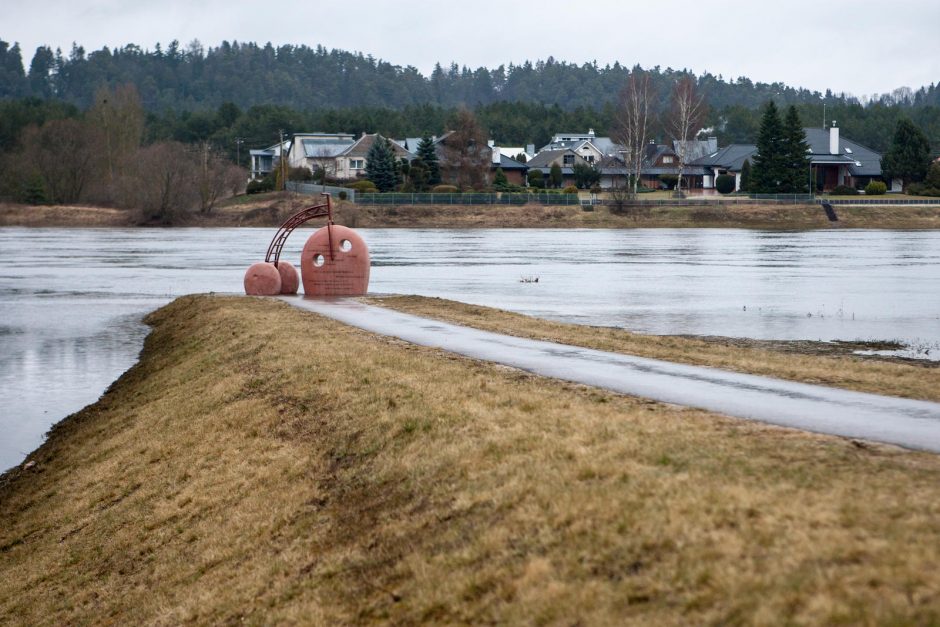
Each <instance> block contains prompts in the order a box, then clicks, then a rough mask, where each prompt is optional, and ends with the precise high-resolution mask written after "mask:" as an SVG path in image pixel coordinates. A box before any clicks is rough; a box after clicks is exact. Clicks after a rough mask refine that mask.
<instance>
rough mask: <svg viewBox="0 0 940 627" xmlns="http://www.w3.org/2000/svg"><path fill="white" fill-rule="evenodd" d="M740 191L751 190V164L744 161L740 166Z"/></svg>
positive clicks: (746, 160)
mask: <svg viewBox="0 0 940 627" xmlns="http://www.w3.org/2000/svg"><path fill="white" fill-rule="evenodd" d="M741 189H742V190H743V191H749V190H750V189H751V162H750V160H749V159H745V160H744V163H743V164H741Z"/></svg>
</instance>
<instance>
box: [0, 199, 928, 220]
mask: <svg viewBox="0 0 940 627" xmlns="http://www.w3.org/2000/svg"><path fill="white" fill-rule="evenodd" d="M315 202H318V200H317V199H316V197H312V196H304V195H300V194H285V193H283V192H276V193H269V194H258V195H253V196H238V197H236V198H231V199H228V200H227V201H226V202H224V203H222V204H221V205H220V206H219V207H217V208H215V209H213V211H212V212H211V213H209V214H207V215H202V214H198V213H192V214H188V215H186V216H185V217H184V218H181V219H180V220H179V224H178V226H206V227H213V226H218V227H228V226H278V225H280V224H281V223H282V222H283V221H284V220H286V219H287V218H288V217H290V216H291V215H292V214H293V213H294V212H296V211H299V210H300V209H302V208H303V207H305V206H308V205H310V204H313V203H315ZM334 207H335V215H336V221H337V222H338V223H340V224H345V225H347V226H351V227H353V228H357V227H358V228H386V227H388V228H454V229H461V228H749V229H824V228H831V227H830V224H829V222H828V220H827V219H826V216H825V214H824V213H823V211H822V209H821V208H820V207H819V206H817V205H755V204H748V203H746V202H740V201H734V202H730V201H729V202H727V203H726V204H722V205H721V206H715V205H704V206H701V207H670V206H663V207H650V208H649V210H648V211H646V210H644V211H643V215H641V216H639V217H636V218H635V217H633V216H632V215H615V214H612V213H611V212H610V211H609V209H608V208H607V207H602V206H598V207H596V208H595V210H594V211H583V210H582V209H581V207H579V206H557V207H553V206H543V205H536V204H531V205H404V206H368V205H354V204H351V203H348V202H343V201H335V202H334ZM836 211H837V212H838V214H839V217H840V222H839V226H841V227H848V228H886V229H937V228H940V205H933V206H924V207H910V206H881V207H878V206H857V207H844V206H838V207H836ZM140 223H141V216H140V213H139V212H137V211H125V210H118V209H105V208H100V207H71V206H69V207H64V206H52V207H33V206H26V205H12V204H6V205H0V226H68V227H82V226H87V227H97V226H135V225H137V224H140Z"/></svg>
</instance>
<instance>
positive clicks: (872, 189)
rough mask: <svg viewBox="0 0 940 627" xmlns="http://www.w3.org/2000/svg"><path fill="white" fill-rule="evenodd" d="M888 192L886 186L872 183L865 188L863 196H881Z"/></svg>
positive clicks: (875, 182) (879, 182) (880, 183)
mask: <svg viewBox="0 0 940 627" xmlns="http://www.w3.org/2000/svg"><path fill="white" fill-rule="evenodd" d="M887 191H888V186H887V185H885V184H884V183H882V182H881V181H872V182H871V183H869V184H868V185H866V186H865V194H866V195H868V196H881V195H883V194H884V193H885V192H887Z"/></svg>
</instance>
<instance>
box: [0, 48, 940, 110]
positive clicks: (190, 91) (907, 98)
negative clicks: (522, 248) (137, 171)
mask: <svg viewBox="0 0 940 627" xmlns="http://www.w3.org/2000/svg"><path fill="white" fill-rule="evenodd" d="M28 67H29V69H28V71H26V70H24V63H23V53H22V51H21V50H20V48H19V46H18V45H15V44H14V45H13V46H10V45H9V44H8V43H7V42H4V41H2V40H0V98H24V97H38V98H43V99H48V98H56V99H58V100H62V101H64V102H66V103H70V104H73V105H76V106H78V107H79V108H82V109H84V108H87V107H89V106H90V105H91V104H92V103H93V102H94V95H95V92H96V91H97V90H98V89H99V88H101V87H102V86H110V87H114V86H116V85H120V84H124V83H134V84H136V86H137V89H138V91H139V93H140V96H141V100H142V102H143V105H144V107H145V108H146V109H148V110H150V111H164V110H168V109H172V110H177V111H180V110H189V111H193V110H205V109H209V108H216V107H218V106H219V105H221V104H223V103H226V102H231V103H234V104H236V105H238V106H239V107H242V108H246V107H251V106H254V105H264V104H277V105H281V106H287V107H291V108H294V109H298V110H312V109H323V108H333V109H335V108H340V109H342V108H348V107H381V108H393V109H402V108H404V107H407V106H412V105H425V104H431V105H436V106H440V107H445V108H449V107H454V106H458V105H462V104H465V105H468V106H470V107H476V106H479V105H487V104H491V103H495V102H536V103H541V104H548V105H558V106H560V107H561V108H563V109H574V108H577V107H585V108H593V109H598V110H599V109H601V108H603V106H604V104H606V103H609V102H611V101H612V100H614V98H615V97H616V94H617V91H618V90H619V89H620V88H621V86H622V85H623V83H624V81H625V78H626V77H627V76H628V75H629V72H630V68H628V67H626V66H623V65H620V64H619V63H615V64H614V65H607V66H603V67H601V66H598V65H596V64H594V63H585V64H582V65H577V64H571V63H565V62H558V61H555V60H554V59H552V58H549V59H547V60H545V61H538V62H536V63H530V62H526V63H523V64H522V65H509V66H508V67H506V66H499V67H497V68H495V69H488V68H477V69H475V70H473V69H470V68H467V67H458V66H457V65H455V64H454V65H451V66H449V67H446V68H442V67H441V66H440V65H438V66H436V67H435V69H434V71H433V72H432V73H431V75H430V76H427V77H426V76H423V75H422V74H421V73H420V72H419V71H418V70H417V69H416V68H414V67H401V66H398V65H393V64H392V63H389V62H386V61H383V60H381V59H375V58H373V57H372V56H371V55H368V56H367V55H363V54H361V53H351V52H346V51H343V50H328V49H326V48H324V47H322V46H317V47H316V48H310V47H308V46H292V45H284V46H279V47H274V46H272V45H271V44H270V43H268V44H265V45H263V46H262V45H258V44H255V43H238V42H233V43H228V42H223V43H222V45H221V46H219V47H216V48H208V49H204V48H203V47H202V46H200V45H198V43H192V44H190V45H188V46H186V47H181V46H180V45H179V44H178V42H175V41H174V42H172V43H170V44H169V45H168V46H166V47H165V48H164V47H161V46H160V45H159V44H158V45H157V46H155V47H154V49H153V50H144V49H142V48H140V47H139V46H136V45H133V44H130V45H127V46H125V47H123V48H120V49H114V50H111V49H108V48H102V49H101V50H95V51H93V52H86V51H85V49H84V48H82V47H81V46H77V45H76V46H73V48H72V50H71V51H70V52H69V53H68V55H65V54H63V53H62V52H61V51H52V50H51V49H49V48H48V47H44V46H43V47H39V48H37V50H36V51H35V53H34V54H33V56H32V57H31V61H30V63H29V65H28ZM649 71H650V72H651V74H652V76H653V79H654V82H655V83H656V84H657V86H658V87H659V90H658V91H659V93H660V96H661V98H662V99H663V100H665V99H666V98H667V97H668V92H669V88H670V87H671V85H672V84H673V81H674V79H675V78H676V75H677V74H682V73H683V72H682V71H675V70H672V69H668V68H667V69H665V70H663V69H660V68H659V67H656V68H652V69H649ZM698 82H699V86H700V87H701V88H702V89H704V91H705V92H706V93H707V94H708V101H709V105H710V106H711V107H712V108H713V109H722V108H725V107H729V106H742V107H746V108H755V107H758V106H759V105H761V104H763V103H765V102H766V101H767V100H769V99H771V98H773V99H774V100H776V101H777V102H778V103H783V104H789V103H793V104H798V103H807V104H808V103H819V102H820V100H821V99H823V100H825V101H827V102H829V103H831V104H842V105H845V104H849V101H851V98H845V97H842V96H835V95H833V94H831V93H829V92H827V93H826V94H821V93H819V92H813V91H809V90H806V89H797V88H793V87H789V86H786V85H784V84H782V83H770V84H767V83H753V82H751V81H750V80H748V79H746V78H738V79H736V80H733V81H730V80H724V79H723V78H722V77H720V76H713V75H711V74H708V73H706V74H704V75H702V76H700V77H699V78H698ZM885 99H886V100H887V102H882V104H890V105H894V104H898V105H901V106H914V107H916V106H921V105H940V88H938V86H935V85H931V86H929V87H924V88H921V89H919V90H918V91H916V92H905V91H896V92H895V93H893V94H890V95H887V96H885Z"/></svg>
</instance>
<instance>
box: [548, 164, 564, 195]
mask: <svg viewBox="0 0 940 627" xmlns="http://www.w3.org/2000/svg"><path fill="white" fill-rule="evenodd" d="M548 181H549V184H550V185H551V186H552V187H555V188H558V187H561V181H562V175H561V166H560V165H558V162H557V161H556V162H555V163H553V164H552V167H551V168H550V169H549V170H548Z"/></svg>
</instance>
